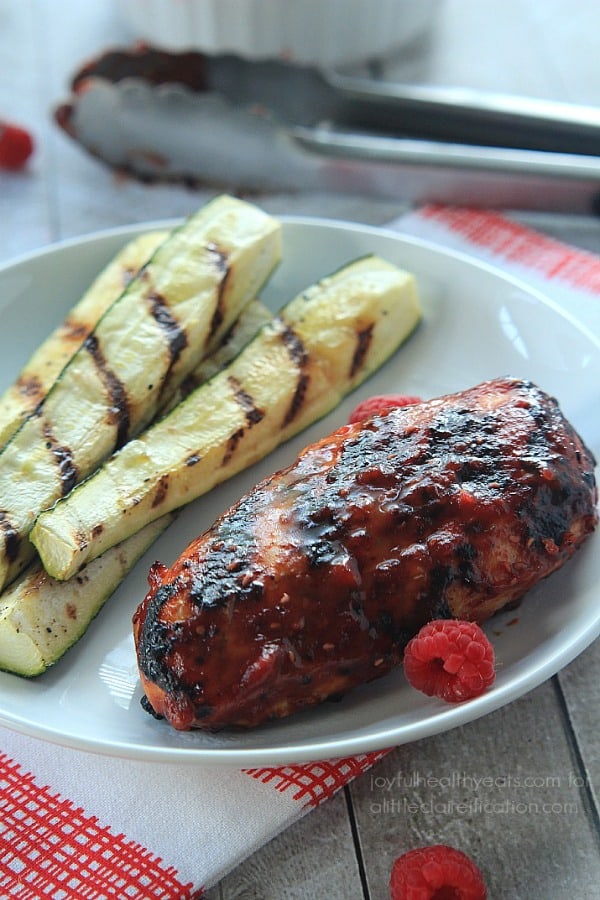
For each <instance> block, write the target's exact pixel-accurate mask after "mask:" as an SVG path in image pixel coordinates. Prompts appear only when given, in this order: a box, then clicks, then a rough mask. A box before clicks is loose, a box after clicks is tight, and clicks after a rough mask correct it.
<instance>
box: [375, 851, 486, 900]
mask: <svg viewBox="0 0 600 900" xmlns="http://www.w3.org/2000/svg"><path fill="white" fill-rule="evenodd" d="M390 897H391V900H486V898H487V889H486V886H485V882H484V880H483V875H482V874H481V872H480V870H479V868H478V867H477V866H476V865H475V863H474V862H473V861H472V860H471V859H469V857H468V856H467V855H466V854H465V853H463V852H462V850H456V849H455V848H454V847H448V846H446V845H445V844H434V845H433V846H431V847H422V848H418V849H416V850H409V851H408V853H405V854H403V855H402V856H400V857H398V859H397V860H396V861H395V863H394V866H393V868H392V874H391V878H390Z"/></svg>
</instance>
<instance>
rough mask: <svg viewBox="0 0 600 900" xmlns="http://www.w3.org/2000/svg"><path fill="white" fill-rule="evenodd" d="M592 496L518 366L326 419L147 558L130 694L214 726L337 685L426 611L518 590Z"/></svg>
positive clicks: (564, 546)
mask: <svg viewBox="0 0 600 900" xmlns="http://www.w3.org/2000/svg"><path fill="white" fill-rule="evenodd" d="M596 500H597V492H596V483H595V478H594V459H593V457H592V454H591V453H590V452H589V451H588V450H587V449H586V447H585V446H584V444H583V443H582V441H581V440H580V438H579V437H578V435H577V434H576V433H575V431H574V430H573V428H572V426H571V425H570V424H569V423H568V422H567V421H566V420H565V418H564V417H563V415H562V413H561V412H560V410H559V408H558V405H557V403H556V401H555V400H554V399H552V398H550V397H548V396H547V395H546V394H544V393H543V392H542V391H541V390H539V389H538V388H537V387H536V386H534V385H533V384H531V383H529V382H523V381H518V380H514V379H509V378H506V379H498V380H494V381H489V382H485V383H483V384H481V385H478V386H476V387H474V388H472V389H470V390H466V391H463V392H461V393H457V394H451V395H448V396H445V397H441V398H439V399H436V400H431V401H428V402H424V403H422V404H419V405H416V406H411V407H405V408H400V409H395V410H393V411H392V412H390V413H388V414H387V415H383V416H375V417H373V418H372V419H369V420H367V421H366V422H363V423H359V424H357V425H351V426H346V427H343V428H341V429H339V430H338V431H336V432H335V433H334V434H333V435H330V436H328V437H326V438H324V439H323V440H322V441H320V442H318V443H316V444H313V445H312V446H310V447H308V448H306V449H305V450H304V451H303V452H302V453H301V454H300V456H299V457H298V459H297V460H296V461H295V462H294V463H293V464H292V465H291V466H289V467H288V468H287V469H284V470H282V471H280V472H278V473H276V474H274V475H273V476H272V477H270V478H268V479H266V480H265V481H263V482H262V483H260V484H258V485H257V486H256V487H255V488H254V489H253V490H252V491H251V492H250V493H249V494H247V495H246V496H245V497H243V498H242V499H241V500H240V501H239V502H238V503H236V504H235V505H234V506H233V507H232V508H231V509H229V510H228V511H227V512H226V513H224V515H223V516H222V517H221V518H219V519H218V520H217V522H216V523H215V524H214V525H213V527H212V528H210V529H209V530H208V531H207V532H206V533H205V534H203V535H201V536H200V537H198V538H197V539H196V540H195V541H193V542H192V543H191V544H190V545H189V547H188V548H187V549H186V550H185V551H184V552H183V554H182V555H181V557H180V558H179V559H178V560H177V561H176V562H175V564H174V565H173V566H172V568H170V569H167V568H166V567H164V566H160V565H159V564H157V565H155V566H154V567H153V569H152V571H151V573H150V578H149V581H150V590H149V593H148V595H147V596H146V598H145V600H144V601H143V603H141V604H140V607H139V608H138V610H137V612H136V614H135V616H134V635H135V641H136V648H137V655H138V663H139V669H140V674H141V679H142V684H143V687H144V690H145V692H146V697H147V703H148V704H149V705H150V707H151V708H152V710H153V711H154V712H155V713H156V714H158V715H162V716H165V717H166V718H167V719H168V721H169V722H170V723H171V724H172V725H173V726H174V727H175V728H177V729H188V728H192V727H198V728H206V729H219V728H222V727H224V726H232V725H236V726H246V727H247V726H255V725H258V724H260V723H262V722H265V721H267V720H269V719H273V718H279V717H281V716H287V715H289V714H290V713H293V712H295V711H296V710H299V709H302V708H305V707H308V706H311V705H314V704H317V703H319V702H321V701H323V700H325V699H327V698H330V697H333V696H339V695H340V694H343V693H346V692H347V691H348V690H350V689H351V688H352V687H354V686H355V685H358V684H360V683H363V682H367V681H370V680H372V679H374V678H377V677H379V676H381V675H384V674H385V673H387V672H389V671H390V670H391V669H392V667H394V666H396V665H397V664H398V663H399V662H400V661H401V659H402V653H403V648H404V646H405V645H406V643H407V641H408V640H409V638H410V637H411V636H412V635H413V634H414V633H415V632H416V631H417V630H418V629H419V628H420V626H421V625H423V624H424V623H425V622H427V621H428V620H430V619H432V618H440V617H458V618H465V619H473V620H476V621H479V622H481V621H483V620H485V619H487V618H489V617H490V616H491V615H493V613H495V612H496V611H497V610H499V609H501V608H502V607H504V606H505V605H507V604H510V603H513V602H514V601H516V600H518V599H520V598H521V597H522V596H523V594H525V593H526V591H528V590H529V589H530V588H531V587H532V586H533V585H535V584H536V583H537V582H538V581H540V579H542V578H545V577H546V576H548V575H549V574H550V573H552V572H553V571H555V570H556V569H558V568H559V567H560V566H562V565H563V563H564V562H565V561H566V560H567V559H569V557H571V556H572V554H573V553H574V552H575V550H576V548H577V547H579V546H580V545H581V543H582V542H583V540H584V539H585V537H586V536H587V535H589V534H590V533H591V532H592V531H593V529H594V528H595V526H596V524H597V511H596Z"/></svg>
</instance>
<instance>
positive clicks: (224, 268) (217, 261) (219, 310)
mask: <svg viewBox="0 0 600 900" xmlns="http://www.w3.org/2000/svg"><path fill="white" fill-rule="evenodd" d="M206 249H207V251H208V253H209V256H210V260H211V262H212V263H213V264H214V266H215V269H216V270H217V272H218V273H219V275H220V282H219V290H218V294H217V303H216V305H215V311H214V313H213V316H212V320H211V323H210V331H209V336H210V337H212V336H213V335H214V334H215V332H216V331H217V330H218V329H219V328H220V326H221V323H222V322H223V317H224V311H223V305H224V298H225V289H226V286H227V282H228V280H229V273H230V272H231V269H230V267H229V259H228V255H227V253H226V252H225V250H223V249H222V248H221V247H219V246H218V245H217V244H214V243H210V244H207V245H206Z"/></svg>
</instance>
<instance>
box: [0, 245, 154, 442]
mask: <svg viewBox="0 0 600 900" xmlns="http://www.w3.org/2000/svg"><path fill="white" fill-rule="evenodd" d="M168 235H169V232H168V231H152V232H148V234H142V235H140V236H139V237H137V238H134V240H132V241H130V242H129V243H128V244H126V245H125V247H123V249H122V250H121V251H119V253H117V255H116V256H115V257H114V259H112V260H111V261H110V262H109V263H108V265H107V266H106V267H105V268H104V269H103V270H102V272H100V274H99V275H98V276H97V277H96V278H95V279H94V281H93V282H92V284H91V285H90V287H89V288H88V289H87V291H86V292H85V294H84V295H83V297H82V298H81V300H80V301H79V302H78V303H77V304H76V305H75V306H74V307H73V308H72V309H71V310H70V311H69V313H68V315H67V317H66V318H65V320H64V321H63V322H61V324H60V325H59V326H58V327H57V328H55V330H54V331H53V332H52V333H51V334H50V335H49V336H48V337H47V338H46V340H44V341H43V342H42V343H41V344H40V346H39V347H38V348H37V349H36V350H35V352H34V353H33V354H32V356H31V357H30V359H29V360H28V362H27V363H26V364H25V365H24V366H23V368H22V369H21V371H20V372H19V374H18V376H17V378H16V380H15V381H14V382H13V384H11V385H10V386H9V387H8V388H6V390H5V391H4V393H3V394H2V396H0V447H3V446H4V445H5V444H6V443H7V442H8V441H9V440H10V438H11V437H12V436H13V434H14V433H15V431H17V429H18V428H19V427H20V425H21V424H22V423H23V422H24V421H25V419H27V418H28V417H29V416H30V415H31V414H32V413H33V412H35V409H36V407H37V406H38V405H39V404H40V403H41V402H42V400H43V399H44V397H45V396H46V394H47V393H48V391H49V390H50V388H51V387H52V385H53V384H54V382H55V381H56V379H57V378H58V376H59V375H60V373H61V371H62V370H63V368H64V367H65V366H66V364H67V363H68V361H69V360H70V359H71V357H72V356H73V355H74V354H75V353H76V351H77V350H78V349H79V348H80V346H81V345H82V343H83V342H84V340H85V339H86V338H87V337H88V335H89V334H90V333H91V332H92V331H93V330H94V328H95V327H96V325H97V323H98V320H99V319H100V317H101V316H103V315H104V313H105V312H106V310H107V309H108V308H109V306H111V305H112V304H113V303H114V301H115V300H116V299H117V297H118V296H119V295H120V294H122V293H123V291H124V290H125V288H126V287H127V285H128V284H129V282H130V281H131V279H132V277H133V276H134V275H135V274H136V273H137V272H138V271H139V269H141V267H142V266H143V265H144V263H145V262H146V261H147V260H148V259H149V258H150V257H151V256H152V254H153V253H154V252H155V251H156V250H157V248H158V246H159V245H160V244H161V243H162V242H163V241H164V240H166V238H167V237H168Z"/></svg>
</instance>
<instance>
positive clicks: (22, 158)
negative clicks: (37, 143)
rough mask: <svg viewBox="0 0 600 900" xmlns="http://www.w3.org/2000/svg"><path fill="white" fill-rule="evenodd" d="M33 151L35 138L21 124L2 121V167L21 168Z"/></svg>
mask: <svg viewBox="0 0 600 900" xmlns="http://www.w3.org/2000/svg"><path fill="white" fill-rule="evenodd" d="M32 153H33V140H32V138H31V135H30V134H29V132H28V131H26V130H25V129H24V128H21V127H20V126H19V125H11V124H9V123H8V122H0V168H3V169H20V168H22V167H23V166H24V165H25V163H26V162H27V160H28V159H29V157H30V156H31V154H32Z"/></svg>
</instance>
